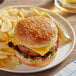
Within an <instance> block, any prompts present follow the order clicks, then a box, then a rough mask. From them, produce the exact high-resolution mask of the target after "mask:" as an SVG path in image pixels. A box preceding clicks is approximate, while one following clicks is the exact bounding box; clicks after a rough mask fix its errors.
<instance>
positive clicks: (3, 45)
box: [0, 42, 9, 49]
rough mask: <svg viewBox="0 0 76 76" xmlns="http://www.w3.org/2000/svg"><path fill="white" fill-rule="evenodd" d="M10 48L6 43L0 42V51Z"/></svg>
mask: <svg viewBox="0 0 76 76" xmlns="http://www.w3.org/2000/svg"><path fill="white" fill-rule="evenodd" d="M7 48H9V46H8V45H7V43H6V42H0V49H7Z"/></svg>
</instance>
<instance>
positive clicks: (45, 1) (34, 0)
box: [0, 0, 76, 76]
mask: <svg viewBox="0 0 76 76" xmlns="http://www.w3.org/2000/svg"><path fill="white" fill-rule="evenodd" d="M12 5H33V6H39V7H43V8H47V9H49V10H50V11H53V12H55V13H58V14H60V15H62V16H63V17H64V18H66V19H67V20H68V21H69V22H70V24H71V26H72V27H73V29H74V31H75V32H76V14H71V13H65V12H63V11H61V10H59V9H57V8H56V7H55V6H54V1H53V0H4V2H3V3H2V4H0V8H3V7H6V6H12ZM74 59H76V47H74V49H73V51H72V53H71V54H70V55H69V56H68V58H66V59H65V60H64V61H63V62H62V63H60V64H59V65H57V66H56V67H54V68H52V69H49V70H46V71H42V72H38V73H33V74H14V73H7V72H3V71H0V76H54V75H55V74H56V73H57V72H58V71H59V70H61V69H62V68H63V67H65V66H66V65H67V64H69V63H70V62H71V61H72V60H74Z"/></svg>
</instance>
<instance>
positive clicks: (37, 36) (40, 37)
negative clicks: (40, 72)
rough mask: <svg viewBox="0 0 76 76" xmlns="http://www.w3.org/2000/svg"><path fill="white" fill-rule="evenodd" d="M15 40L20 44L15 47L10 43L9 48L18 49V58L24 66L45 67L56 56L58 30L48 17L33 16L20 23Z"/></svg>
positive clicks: (16, 28) (15, 33) (15, 31)
mask: <svg viewBox="0 0 76 76" xmlns="http://www.w3.org/2000/svg"><path fill="white" fill-rule="evenodd" d="M14 38H15V39H16V41H17V42H18V43H19V44H18V45H15V46H14V45H13V43H11V42H9V46H10V47H14V49H16V56H17V57H18V58H19V60H20V62H21V63H23V64H27V65H30V66H37V67H40V66H45V65H47V64H49V63H51V62H52V61H53V60H54V58H55V56H56V53H57V48H58V43H59V42H58V29H57V27H56V25H55V23H54V22H53V21H52V20H51V19H49V18H47V17H43V16H32V17H28V18H25V19H24V20H22V21H20V22H18V24H17V25H16V27H15V30H14ZM11 45H12V46H11Z"/></svg>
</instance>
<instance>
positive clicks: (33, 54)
mask: <svg viewBox="0 0 76 76" xmlns="http://www.w3.org/2000/svg"><path fill="white" fill-rule="evenodd" d="M25 53H27V54H28V55H31V56H40V55H39V54H36V53H30V52H29V51H26V52H25Z"/></svg>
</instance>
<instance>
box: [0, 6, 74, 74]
mask: <svg viewBox="0 0 76 76" xmlns="http://www.w3.org/2000/svg"><path fill="white" fill-rule="evenodd" d="M8 7H16V8H17V7H22V8H23V7H24V8H26V7H31V8H39V9H42V10H45V11H48V12H49V13H54V12H51V11H50V10H49V9H46V8H42V7H36V6H32V5H15V6H7V7H3V8H0V10H1V9H6V8H8ZM54 14H55V15H57V16H59V17H61V18H62V19H63V20H64V21H65V22H66V23H67V24H68V26H69V27H70V29H71V30H72V33H73V45H72V48H71V50H70V51H69V52H68V54H67V55H66V56H65V57H64V58H63V59H62V60H61V61H59V62H58V63H57V64H55V65H53V66H52V67H49V68H46V69H40V70H33V71H16V70H8V69H4V68H0V70H1V71H5V72H10V73H19V74H20V73H36V72H40V71H44V70H48V69H50V68H53V67H55V66H56V65H58V64H60V63H61V62H62V61H64V60H65V59H66V58H67V57H68V56H69V55H70V53H71V52H72V50H73V48H74V46H75V32H74V29H73V27H72V26H71V24H70V23H69V22H68V21H67V20H66V19H65V18H64V17H62V16H61V15H59V14H57V13H54Z"/></svg>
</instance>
